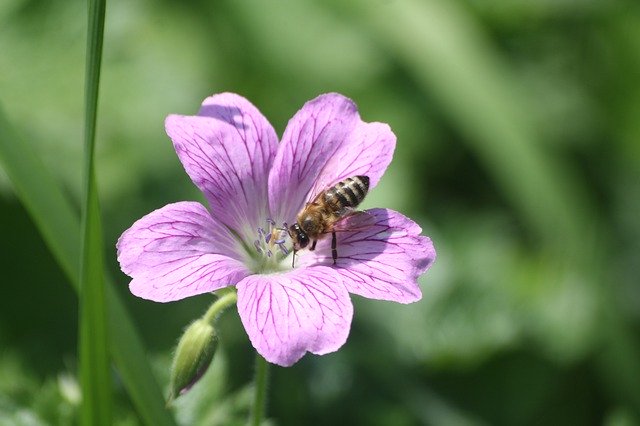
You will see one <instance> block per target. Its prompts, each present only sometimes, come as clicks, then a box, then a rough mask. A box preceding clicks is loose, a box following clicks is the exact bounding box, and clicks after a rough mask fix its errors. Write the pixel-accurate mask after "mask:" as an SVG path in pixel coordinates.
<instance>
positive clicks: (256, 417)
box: [249, 353, 269, 426]
mask: <svg viewBox="0 0 640 426" xmlns="http://www.w3.org/2000/svg"><path fill="white" fill-rule="evenodd" d="M268 379H269V363H268V362H267V360H265V359H264V358H262V357H261V356H260V354H258V353H256V377H255V384H254V386H255V389H254V391H255V394H254V396H253V410H252V411H251V416H250V418H249V424H251V425H252V426H260V423H261V422H262V417H263V416H264V412H265V408H264V407H265V404H266V399H267V382H268Z"/></svg>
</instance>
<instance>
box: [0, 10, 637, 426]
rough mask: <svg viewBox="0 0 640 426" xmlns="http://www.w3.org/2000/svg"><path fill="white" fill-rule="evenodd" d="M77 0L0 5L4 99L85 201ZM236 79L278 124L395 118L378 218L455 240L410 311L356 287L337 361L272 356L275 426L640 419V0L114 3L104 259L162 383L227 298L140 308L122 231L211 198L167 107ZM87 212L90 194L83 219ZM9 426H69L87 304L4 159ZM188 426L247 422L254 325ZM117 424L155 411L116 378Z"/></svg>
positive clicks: (217, 367) (1, 224)
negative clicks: (340, 108)
mask: <svg viewBox="0 0 640 426" xmlns="http://www.w3.org/2000/svg"><path fill="white" fill-rule="evenodd" d="M85 37H86V9H85V5H84V3H83V2H68V1H63V0H51V1H36V0H3V1H2V2H0V103H1V105H2V107H3V109H4V110H5V113H6V115H7V117H8V119H9V121H10V123H11V125H12V126H13V127H15V128H16V129H17V130H18V132H19V134H20V135H21V136H22V139H23V140H22V141H16V143H25V142H26V143H29V144H30V145H32V146H34V147H35V149H36V150H37V152H38V153H39V155H40V156H41V157H42V159H43V160H44V162H45V164H46V167H47V168H48V169H49V170H50V172H51V173H52V174H53V175H54V176H55V178H56V180H57V182H58V183H59V185H61V186H62V187H63V188H64V190H65V192H66V194H67V195H68V196H69V198H70V199H71V200H72V202H73V204H74V205H76V206H79V205H80V202H79V199H80V195H81V189H82V181H81V178H82V142H81V141H82V114H83V78H84V61H85ZM221 91H233V92H237V93H239V94H241V95H243V96H245V97H247V98H248V99H249V100H251V101H252V102H253V103H254V104H255V105H256V106H257V107H258V108H259V109H260V110H261V111H262V112H263V113H264V114H265V116H266V117H267V118H268V119H269V120H270V121H271V123H272V124H273V125H274V127H275V128H276V130H277V132H278V133H279V134H282V131H283V130H284V128H285V126H286V123H287V120H288V119H289V118H290V117H291V116H292V115H293V114H294V113H295V112H296V111H297V109H298V108H299V107H300V106H302V104H303V103H304V102H305V101H307V100H309V99H311V98H313V97H315V96H317V95H318V94H320V93H325V92H331V91H337V92H340V93H343V94H345V95H347V96H349V97H350V98H352V99H353V100H354V101H355V102H356V103H357V104H358V106H359V108H360V112H361V115H362V117H363V119H364V120H366V121H382V122H387V123H389V124H390V126H391V128H392V129H393V130H394V132H395V133H396V135H397V137H398V144H397V149H396V155H395V158H394V161H393V163H392V164H391V166H390V168H389V170H388V172H387V174H386V175H385V177H384V179H383V180H382V182H381V183H380V185H379V186H378V187H377V188H376V189H375V190H374V191H373V192H372V193H371V194H370V196H369V197H368V199H367V201H366V207H374V206H376V207H377V206H380V207H382V206H384V207H389V208H393V209H396V210H399V211H401V212H403V213H405V214H406V215H408V216H410V217H412V218H414V219H415V220H416V221H417V222H418V223H420V224H421V226H422V227H423V229H424V233H425V234H426V235H429V236H431V238H432V239H433V240H434V242H435V245H436V248H437V250H438V260H437V262H436V263H435V265H434V267H433V268H432V269H431V270H430V271H429V273H427V274H426V275H425V276H423V277H422V279H421V285H422V289H423V294H424V297H423V300H422V301H420V302H418V303H415V304H412V305H408V306H403V305H398V304H393V303H387V302H376V301H371V300H365V299H362V298H358V297H354V304H355V319H354V323H353V327H352V331H351V336H350V338H349V340H348V342H347V344H346V345H345V346H344V347H343V348H342V349H341V350H340V351H339V352H337V353H335V354H331V355H327V356H323V357H316V356H310V355H307V356H306V357H305V358H303V360H302V361H300V362H299V363H298V364H296V365H295V366H294V367H292V368H288V369H284V368H279V367H274V368H272V370H271V373H272V375H271V387H270V391H271V392H270V401H269V405H268V415H269V417H270V418H271V419H272V423H273V424H279V425H306V424H318V425H338V424H366V425H400V426H403V425H422V424H425V425H515V424H517V425H534V424H546V425H548V424H554V425H556V424H557V425H565V424H586V425H590V424H598V425H600V424H604V425H612V426H614V425H615V426H617V425H621V426H622V425H634V424H640V334H639V332H638V331H639V326H640V287H638V275H639V274H640V259H639V253H640V220H639V219H638V218H640V4H639V3H638V2H636V1H634V0H628V1H625V0H610V1H605V0H539V1H535V2H531V1H527V0H484V1H483V0H423V1H418V0H395V1H394V0H352V1H338V0H331V1H324V2H321V1H311V0H290V1H284V0H273V1H259V0H250V1H249V0H226V1H205V0H199V1H189V2H170V1H159V2H152V1H149V0H141V1H137V2H128V1H125V0H114V1H109V2H108V3H107V20H106V26H105V45H104V60H103V68H102V84H101V88H100V95H101V97H100V105H99V118H98V140H97V155H98V157H97V173H98V183H99V189H100V194H101V202H102V211H103V220H104V229H105V242H106V249H105V250H106V257H107V263H108V265H109V267H110V269H111V271H112V275H113V277H114V281H115V283H116V286H117V291H118V293H120V295H121V296H122V300H123V301H124V302H125V304H126V305H127V307H128V308H129V311H130V313H131V314H132V316H133V317H134V319H135V322H136V324H137V325H138V326H139V330H140V332H141V334H142V336H143V339H144V343H145V344H146V347H147V350H148V354H149V362H150V363H152V365H153V367H154V370H155V371H156V372H157V378H158V380H159V381H160V383H161V384H162V386H163V387H164V388H166V385H167V380H168V372H167V370H168V367H169V363H170V357H171V351H172V349H173V346H174V345H175V343H176V340H177V338H178V337H179V335H180V333H181V330H182V328H183V327H185V326H186V325H187V324H188V323H189V321H190V320H192V319H194V318H196V317H199V316H200V315H201V314H202V313H203V312H204V310H205V309H206V308H207V306H208V305H209V303H210V302H211V300H212V298H211V297H210V296H206V295H205V296H200V297H196V298H192V299H190V300H184V301H181V302H177V303H172V304H166V305H163V304H156V303H153V302H148V301H144V300H140V299H137V298H135V297H134V296H132V295H131V294H130V293H129V292H128V288H127V283H128V279H127V277H126V276H124V275H123V274H122V273H121V272H120V271H119V269H118V267H117V263H116V261H115V247H114V245H115V241H116V240H117V238H118V236H119V235H120V233H121V232H122V231H123V230H124V229H126V228H127V227H129V226H130V225H131V224H132V223H133V222H134V221H135V220H137V219H138V218H140V217H141V216H143V215H144V214H146V213H148V212H150V211H151V210H154V209H156V208H159V207H161V206H163V205H165V204H167V203H170V202H175V201H179V200H194V199H195V200H201V199H202V197H201V195H200V194H199V193H198V192H197V190H196V189H195V187H194V186H193V185H192V184H191V182H190V181H189V178H188V177H187V175H186V174H185V173H184V172H183V170H182V166H181V165H180V163H179V161H178V159H177V157H176V155H175V153H174V152H173V149H172V146H171V143H170V141H169V139H168V137H167V136H166V135H165V134H164V126H163V121H164V117H165V116H166V115H167V114H169V113H181V114H193V113H195V112H196V111H197V109H198V107H199V104H200V102H201V101H202V99H204V98H205V97H206V96H208V95H210V94H212V93H216V92H221ZM78 209H79V207H78ZM0 235H1V238H0V241H1V242H2V255H1V256H0V270H1V271H2V278H1V282H2V295H1V296H0V425H5V424H7V425H13V424H17V425H41V424H42V425H44V424H75V422H76V420H75V418H76V413H77V406H78V388H77V382H76V378H75V376H76V373H75V371H76V368H77V365H76V364H77V361H76V340H77V298H76V295H75V293H74V291H73V290H72V288H71V287H70V286H69V284H68V282H67V279H66V278H65V276H64V274H63V273H62V272H61V270H60V268H59V267H58V266H57V265H56V262H55V261H54V259H53V257H52V256H51V255H50V254H49V252H48V249H47V247H46V246H45V244H44V242H43V240H42V239H41V237H40V236H39V233H38V230H37V228H36V227H35V225H34V223H33V222H32V221H31V219H30V218H29V216H28V215H27V212H26V211H25V209H24V208H23V207H22V206H21V204H20V202H19V200H18V199H17V198H16V196H15V195H14V192H13V189H12V184H11V182H10V181H9V180H8V179H7V177H6V175H4V174H3V173H2V169H1V168H0ZM220 333H221V335H222V344H221V348H220V351H219V353H218V354H217V358H216V360H215V362H214V364H213V366H212V367H211V369H210V371H209V372H208V373H207V375H206V376H205V378H204V379H203V381H202V383H200V384H199V385H197V386H196V387H195V388H194V389H193V391H192V393H191V394H189V395H187V396H186V397H184V398H183V399H182V400H179V401H178V403H177V404H176V407H175V408H174V411H175V413H176V417H177V418H178V420H179V421H180V422H181V423H182V424H192V423H193V424H242V422H243V421H244V420H243V419H244V418H245V416H246V409H247V403H248V402H247V400H248V391H249V390H248V388H247V384H248V383H249V382H250V380H251V378H252V375H253V371H252V370H253V352H252V349H251V346H250V343H249V342H248V339H247V337H246V334H245V333H244V331H243V329H242V327H241V325H240V322H239V320H238V318H237V315H236V314H235V312H234V311H230V312H229V313H228V314H227V315H225V317H224V318H223V320H222V323H221V330H220ZM113 374H114V383H115V385H114V392H115V394H116V404H117V411H116V420H115V421H116V424H120V425H135V424H141V422H142V420H141V418H140V417H139V415H138V413H136V410H135V409H134V408H133V405H132V404H131V403H130V401H129V399H128V397H127V394H126V392H125V391H124V389H123V387H122V384H121V383H120V382H119V380H118V373H117V371H115V370H114V373H113Z"/></svg>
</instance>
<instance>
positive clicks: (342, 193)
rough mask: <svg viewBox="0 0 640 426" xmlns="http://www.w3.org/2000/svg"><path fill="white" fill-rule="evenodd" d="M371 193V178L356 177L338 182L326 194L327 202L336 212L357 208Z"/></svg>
mask: <svg viewBox="0 0 640 426" xmlns="http://www.w3.org/2000/svg"><path fill="white" fill-rule="evenodd" d="M368 191H369V177H367V176H354V177H350V178H347V179H345V180H343V181H340V182H338V183H337V184H336V185H335V186H333V187H332V188H331V189H329V190H328V191H327V192H326V193H325V201H326V202H327V203H329V204H330V205H331V206H332V207H333V208H334V209H335V210H336V211H339V210H343V209H345V208H356V207H358V205H359V204H360V203H361V202H362V200H364V197H366V196H367V192H368Z"/></svg>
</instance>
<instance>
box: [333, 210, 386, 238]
mask: <svg viewBox="0 0 640 426" xmlns="http://www.w3.org/2000/svg"><path fill="white" fill-rule="evenodd" d="M375 222H376V219H375V217H374V216H373V215H371V214H369V213H367V212H364V211H360V210H353V209H349V211H348V212H346V213H345V215H344V217H342V218H340V220H339V221H337V222H336V223H334V224H333V227H332V229H331V231H330V232H348V231H352V232H353V231H361V230H364V229H366V228H368V227H370V226H371V225H373V224H375Z"/></svg>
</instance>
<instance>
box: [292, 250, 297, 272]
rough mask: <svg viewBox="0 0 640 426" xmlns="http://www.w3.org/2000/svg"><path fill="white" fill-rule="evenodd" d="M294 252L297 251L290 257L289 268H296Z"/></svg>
mask: <svg viewBox="0 0 640 426" xmlns="http://www.w3.org/2000/svg"><path fill="white" fill-rule="evenodd" d="M296 251H297V250H293V256H291V268H295V267H296Z"/></svg>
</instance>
